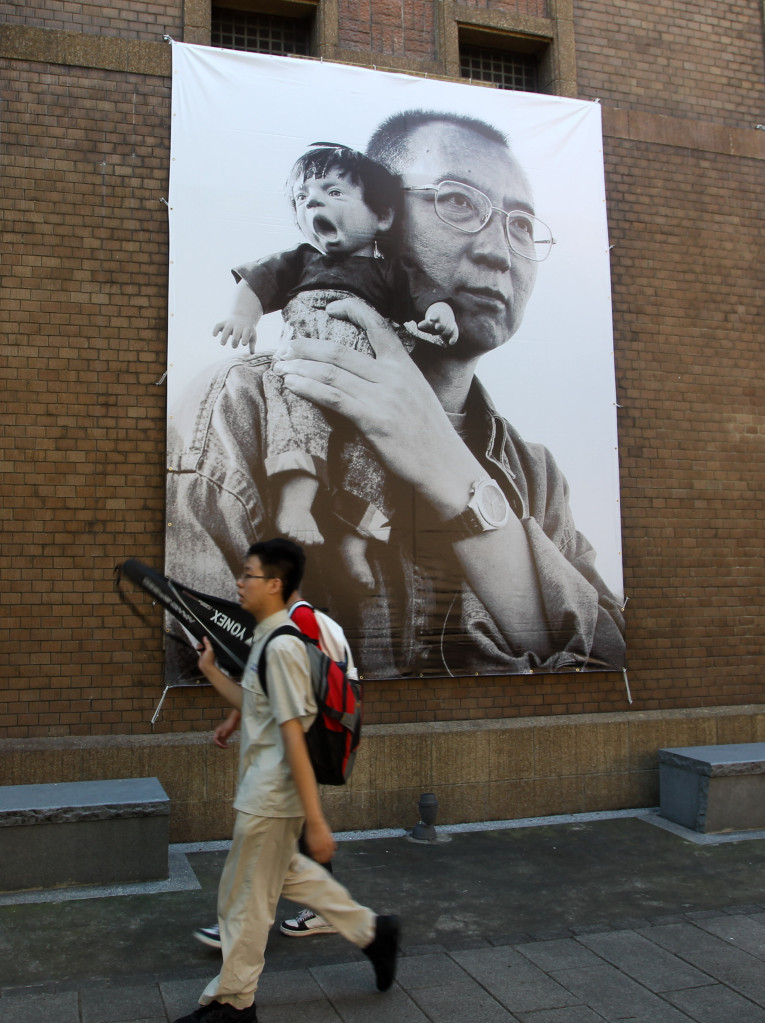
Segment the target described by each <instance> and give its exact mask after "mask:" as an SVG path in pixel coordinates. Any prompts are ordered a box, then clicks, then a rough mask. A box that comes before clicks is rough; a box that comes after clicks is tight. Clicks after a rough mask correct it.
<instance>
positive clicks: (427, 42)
mask: <svg viewBox="0 0 765 1023" xmlns="http://www.w3.org/2000/svg"><path fill="white" fill-rule="evenodd" d="M434 18H435V0H339V3H338V21H339V32H338V42H339V45H340V46H341V47H343V48H345V49H349V50H361V51H362V52H364V53H368V52H370V51H372V50H374V52H375V53H377V54H380V55H381V56H383V57H397V56H398V57H403V56H406V57H408V58H415V59H424V60H433V59H434V58H435V56H436V40H435V31H434Z"/></svg>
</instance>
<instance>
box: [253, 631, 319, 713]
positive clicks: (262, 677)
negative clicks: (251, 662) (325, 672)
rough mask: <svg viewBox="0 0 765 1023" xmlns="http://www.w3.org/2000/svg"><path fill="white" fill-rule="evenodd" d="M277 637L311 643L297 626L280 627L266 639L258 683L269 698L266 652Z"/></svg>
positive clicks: (262, 651)
mask: <svg viewBox="0 0 765 1023" xmlns="http://www.w3.org/2000/svg"><path fill="white" fill-rule="evenodd" d="M277 636H297V637H298V639H302V640H303V642H304V643H310V642H311V641H310V639H308V637H307V636H304V635H303V633H302V632H301V631H300V629H298V628H297V626H295V625H280V626H278V628H276V629H274V631H273V632H272V633H271V635H270V636H269V637H268V638H267V639H266V641H265V643H264V644H263V649H262V650H261V651H260V657H259V658H258V681H259V682H260V685H261V687H262V689H263V692H264V693H265V694H266V696H268V683H267V682H266V650H267V648H268V644H269V643H270V642H271V640H272V639H276V637H277Z"/></svg>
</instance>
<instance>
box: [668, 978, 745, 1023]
mask: <svg viewBox="0 0 765 1023" xmlns="http://www.w3.org/2000/svg"><path fill="white" fill-rule="evenodd" d="M664 997H665V998H666V999H667V1001H669V1002H671V1003H672V1004H673V1005H675V1006H677V1008H678V1009H682V1011H683V1012H686V1013H687V1014H688V1015H689V1016H690V1017H691V1019H693V1020H695V1021H696V1023H765V1009H762V1008H761V1007H760V1006H758V1005H755V1004H754V1003H753V1002H751V1001H749V999H748V998H744V997H743V995H739V994H737V992H735V991H731V990H730V988H727V987H724V986H723V985H722V984H712V985H710V986H709V987H696V988H692V989H689V990H688V991H668V992H667V993H666V994H665V995H664Z"/></svg>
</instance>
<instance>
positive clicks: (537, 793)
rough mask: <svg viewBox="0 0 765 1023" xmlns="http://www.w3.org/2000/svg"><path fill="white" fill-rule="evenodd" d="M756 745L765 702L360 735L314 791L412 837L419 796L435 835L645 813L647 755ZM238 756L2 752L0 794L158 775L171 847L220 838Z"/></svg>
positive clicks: (107, 741) (166, 740) (88, 740)
mask: <svg viewBox="0 0 765 1023" xmlns="http://www.w3.org/2000/svg"><path fill="white" fill-rule="evenodd" d="M760 741H765V704H756V705H750V706H742V707H711V708H705V709H701V710H667V711H636V712H629V711H626V712H620V713H609V714H581V715H568V716H562V717H554V718H551V717H530V718H515V719H512V720H505V721H498V720H490V721H465V722H460V721H450V722H430V723H425V724H403V725H371V726H369V727H368V728H366V729H365V732H364V741H363V743H362V747H361V749H360V751H359V756H358V758H357V761H356V767H355V770H354V773H353V776H352V778H351V782H350V784H349V785H347V786H346V787H344V788H337V789H334V788H325V789H324V790H323V798H324V805H325V809H326V812H327V816H328V818H329V821H330V824H331V826H332V827H333V828H334V829H335V830H336V831H349V830H369V829H373V828H389V827H413V826H414V825H415V824H416V823H417V801H418V799H419V796H420V793H422V792H435V793H436V795H437V797H438V802H439V813H438V823H439V824H459V823H463V822H467V821H484V820H510V819H514V818H518V817H536V816H544V815H548V814H562V813H582V812H585V811H596V810H620V809H627V808H631V807H644V806H656V805H658V803H659V770H658V756H657V751H658V749H660V748H661V747H667V746H712V745H717V744H722V743H739V742H760ZM237 756H238V747H237V746H236V744H232V746H231V748H230V749H228V750H220V749H218V748H217V747H216V746H214V745H213V744H212V742H211V739H210V735H209V733H207V734H205V733H198V732H195V733H189V734H175V733H171V734H162V735H138V736H136V735H126V736H120V735H108V736H85V737H77V738H51V739H6V740H2V741H0V778H2V779H3V783H4V784H6V785H29V784H37V783H44V782H60V781H90V780H94V779H106V778H133V777H156V778H158V779H159V781H160V783H161V785H162V787H163V788H164V790H165V792H167V794H168V795H169V797H170V801H171V815H170V841H171V842H198V841H210V840H213V839H225V838H229V837H230V835H231V826H232V818H233V813H232V810H231V800H232V798H233V794H234V789H235V786H236V770H237Z"/></svg>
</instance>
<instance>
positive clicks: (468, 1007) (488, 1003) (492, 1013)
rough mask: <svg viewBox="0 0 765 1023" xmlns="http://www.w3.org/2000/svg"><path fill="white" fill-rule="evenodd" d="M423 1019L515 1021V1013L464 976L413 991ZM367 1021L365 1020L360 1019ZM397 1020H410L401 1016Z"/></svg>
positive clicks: (469, 1022)
mask: <svg viewBox="0 0 765 1023" xmlns="http://www.w3.org/2000/svg"><path fill="white" fill-rule="evenodd" d="M412 998H413V1000H414V1001H415V1002H416V1003H417V1004H418V1005H419V1006H420V1008H421V1009H422V1011H423V1013H426V1014H427V1015H426V1016H423V1019H425V1018H427V1019H428V1020H437V1021H438V1023H517V1021H518V1017H517V1016H515V1015H513V1014H512V1013H511V1012H509V1011H508V1010H507V1009H506V1008H504V1007H503V1006H502V1005H500V1004H499V1002H497V1001H496V1000H495V999H494V998H492V997H491V995H490V994H488V992H486V991H484V989H483V988H482V987H481V985H480V984H477V983H476V982H475V981H474V980H471V979H470V978H469V977H466V978H465V980H464V981H462V982H460V983H458V984H444V985H442V986H441V987H438V988H424V989H420V990H417V991H413V992H412ZM363 1023H366V1021H363ZM396 1023H410V1020H409V1017H408V1016H402V1017H401V1018H400V1019H399V1020H396Z"/></svg>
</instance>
